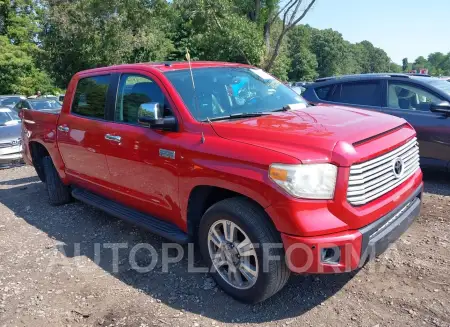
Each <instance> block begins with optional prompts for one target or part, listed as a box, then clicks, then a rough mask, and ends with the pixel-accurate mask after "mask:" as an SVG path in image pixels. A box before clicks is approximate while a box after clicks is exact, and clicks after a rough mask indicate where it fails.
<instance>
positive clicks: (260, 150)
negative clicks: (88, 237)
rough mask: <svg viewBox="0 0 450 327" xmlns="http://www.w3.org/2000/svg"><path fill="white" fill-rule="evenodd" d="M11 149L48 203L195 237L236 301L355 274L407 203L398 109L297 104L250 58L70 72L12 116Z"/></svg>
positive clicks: (407, 211) (381, 246) (392, 230)
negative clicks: (313, 278) (17, 150)
mask: <svg viewBox="0 0 450 327" xmlns="http://www.w3.org/2000/svg"><path fill="white" fill-rule="evenodd" d="M23 140H24V143H25V146H24V158H25V160H26V161H27V163H29V164H32V165H34V167H35V169H36V172H37V174H38V175H39V178H40V179H41V180H42V182H44V183H46V185H47V190H48V196H49V199H50V203H51V204H53V205H59V204H64V203H67V202H69V201H70V200H71V198H75V199H78V200H81V201H83V202H86V203H88V204H90V205H93V206H95V207H97V208H100V209H102V210H104V211H106V212H108V213H110V214H111V215H114V216H117V217H120V218H123V219H125V220H128V221H130V222H133V223H136V224H138V225H140V226H142V227H144V228H147V229H148V230H150V231H152V232H153V233H156V234H159V235H162V236H164V237H166V238H168V239H170V240H172V241H176V242H180V243H187V242H190V241H191V240H192V241H194V240H195V241H196V242H197V243H198V246H199V248H200V251H201V253H202V256H203V257H204V260H205V263H206V264H207V265H208V267H211V268H212V269H211V271H212V275H213V277H214V278H215V280H216V281H217V283H218V284H219V285H220V286H221V287H222V288H223V289H224V290H225V291H226V292H227V293H229V294H230V295H232V296H233V297H235V298H237V299H239V300H241V301H245V302H253V303H254V302H258V301H262V300H264V299H266V298H268V297H270V296H271V295H273V294H275V293H276V292H277V291H279V290H280V289H281V288H282V287H283V286H284V285H285V283H286V282H287V280H288V277H289V275H290V272H291V271H294V272H297V273H336V272H338V273H340V272H348V271H351V270H355V269H357V268H358V267H360V266H362V265H363V264H364V263H365V262H367V260H368V259H369V258H372V257H373V255H378V254H380V253H381V252H383V251H384V250H385V249H386V248H387V246H388V245H389V244H390V243H392V242H393V241H395V240H396V239H397V238H398V237H399V236H400V235H401V234H402V233H403V232H404V231H405V230H406V229H407V228H408V227H409V226H410V224H411V223H412V221H413V220H414V218H416V217H417V216H418V215H419V211H420V207H421V195H422V188H423V184H422V172H421V170H420V168H419V153H418V146H417V141H416V133H415V131H414V129H413V128H412V127H411V126H410V125H409V124H408V123H406V122H405V121H404V120H403V119H400V118H396V117H393V116H388V115H385V114H381V113H377V112H371V111H364V110H359V109H355V108H345V107H329V106H327V107H323V106H309V105H308V104H307V103H306V102H305V101H304V100H303V99H302V98H301V97H300V96H299V95H297V94H296V93H295V92H293V91H292V90H291V89H290V88H289V87H287V86H285V85H283V84H282V83H280V82H279V81H278V80H276V79H275V78H273V77H272V76H271V75H269V74H267V73H265V72H264V71H262V70H261V69H258V68H255V67H251V66H247V65H241V64H232V63H218V62H193V63H192V65H191V68H190V66H189V64H188V63H186V62H178V63H177V62H165V63H164V62H163V63H151V64H132V65H120V66H113V67H105V68H98V69H92V70H87V71H83V72H80V73H78V74H76V75H75V76H74V77H73V79H72V81H71V82H70V84H69V86H68V89H67V93H66V95H65V98H64V104H63V107H62V111H61V113H60V114H59V115H58V114H50V113H41V112H39V111H24V112H23Z"/></svg>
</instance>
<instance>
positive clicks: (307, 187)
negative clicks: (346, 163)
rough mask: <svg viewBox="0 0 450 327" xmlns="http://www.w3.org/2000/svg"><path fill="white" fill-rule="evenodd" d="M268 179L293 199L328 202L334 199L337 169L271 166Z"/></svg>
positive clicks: (317, 165)
mask: <svg viewBox="0 0 450 327" xmlns="http://www.w3.org/2000/svg"><path fill="white" fill-rule="evenodd" d="M269 177H270V178H271V179H272V180H273V181H274V182H275V183H277V184H278V185H279V186H281V187H282V188H283V189H285V190H286V191H287V192H288V193H289V194H291V195H293V196H295V197H298V198H307V199H323V200H329V199H332V198H333V197H334V189H335V187H336V177H337V167H336V166H335V165H332V164H310V165H308V164H304V165H283V164H273V165H271V166H270V168H269Z"/></svg>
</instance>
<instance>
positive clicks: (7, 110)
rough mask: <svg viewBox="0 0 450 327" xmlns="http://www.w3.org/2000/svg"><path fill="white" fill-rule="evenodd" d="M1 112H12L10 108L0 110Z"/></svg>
mask: <svg viewBox="0 0 450 327" xmlns="http://www.w3.org/2000/svg"><path fill="white" fill-rule="evenodd" d="M0 112H11V109H9V108H0Z"/></svg>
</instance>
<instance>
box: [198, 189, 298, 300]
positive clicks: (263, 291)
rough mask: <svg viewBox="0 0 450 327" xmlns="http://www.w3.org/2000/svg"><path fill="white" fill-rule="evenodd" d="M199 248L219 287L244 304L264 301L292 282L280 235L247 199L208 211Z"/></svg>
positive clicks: (227, 201)
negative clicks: (288, 282)
mask: <svg viewBox="0 0 450 327" xmlns="http://www.w3.org/2000/svg"><path fill="white" fill-rule="evenodd" d="M199 245H200V251H201V252H202V256H203V258H204V260H205V261H206V263H207V264H208V266H209V267H211V268H212V269H211V273H212V276H213V278H214V279H215V281H216V282H217V284H219V286H221V287H222V289H223V290H224V291H225V292H226V293H228V294H230V295H231V296H232V297H234V298H236V299H238V300H240V301H242V302H246V303H257V302H261V301H263V300H265V299H267V298H269V297H271V296H272V295H274V294H275V293H277V292H278V291H279V290H281V289H282V288H283V286H284V285H285V284H286V282H287V280H288V279H289V275H290V271H289V270H288V268H287V266H286V264H285V259H284V250H283V247H282V243H281V237H280V234H279V233H278V232H277V230H276V229H275V228H274V226H273V224H272V222H271V221H270V218H269V217H268V216H267V214H266V213H265V211H264V210H263V209H262V208H260V207H259V206H257V205H256V204H254V203H253V202H251V201H249V200H247V199H245V198H240V197H236V198H230V199H226V200H223V201H220V202H218V203H216V204H214V205H213V206H212V207H211V208H209V209H208V210H207V211H206V213H205V214H204V216H203V218H202V220H201V222H200V230H199Z"/></svg>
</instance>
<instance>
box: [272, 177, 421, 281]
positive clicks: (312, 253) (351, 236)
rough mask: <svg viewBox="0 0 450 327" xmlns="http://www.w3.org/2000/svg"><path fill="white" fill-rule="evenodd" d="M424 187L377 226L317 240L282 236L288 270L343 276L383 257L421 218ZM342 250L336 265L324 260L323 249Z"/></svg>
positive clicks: (373, 225) (377, 221) (370, 225)
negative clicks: (375, 258) (380, 256)
mask: <svg viewBox="0 0 450 327" xmlns="http://www.w3.org/2000/svg"><path fill="white" fill-rule="evenodd" d="M422 190H423V185H422V184H421V185H420V186H419V187H418V188H417V189H416V190H415V191H414V192H413V193H412V194H411V195H410V196H409V197H408V198H407V199H406V200H405V201H404V202H402V204H401V205H399V206H397V208H395V209H394V210H393V211H391V212H390V213H388V214H387V215H385V216H383V217H381V218H380V219H378V220H376V221H375V222H373V223H371V224H369V225H367V226H365V227H363V228H361V229H359V230H353V231H346V232H340V233H335V234H329V235H324V236H317V237H298V236H292V235H288V234H284V233H283V234H281V235H282V239H283V244H284V248H285V251H286V262H287V264H288V267H289V269H291V270H292V271H293V272H296V273H319V274H320V273H342V272H349V271H352V270H355V269H358V268H359V267H362V266H363V265H364V264H365V263H366V262H367V261H368V260H370V259H373V258H374V257H376V256H378V255H380V254H381V253H383V252H384V251H385V250H386V249H387V248H388V246H389V245H390V244H392V243H393V242H394V241H395V240H397V239H398V238H399V237H400V235H402V234H403V233H404V232H405V231H406V230H407V229H408V228H409V226H410V225H411V224H412V222H413V221H414V220H415V218H416V217H418V216H419V213H420V208H421V202H422V201H421V198H422ZM326 248H335V249H336V248H339V251H338V253H339V256H338V257H337V259H336V262H333V263H329V262H326V261H324V260H323V258H322V254H323V251H322V249H326Z"/></svg>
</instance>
